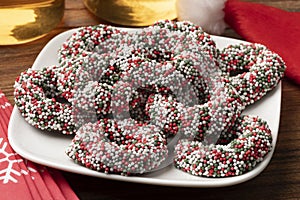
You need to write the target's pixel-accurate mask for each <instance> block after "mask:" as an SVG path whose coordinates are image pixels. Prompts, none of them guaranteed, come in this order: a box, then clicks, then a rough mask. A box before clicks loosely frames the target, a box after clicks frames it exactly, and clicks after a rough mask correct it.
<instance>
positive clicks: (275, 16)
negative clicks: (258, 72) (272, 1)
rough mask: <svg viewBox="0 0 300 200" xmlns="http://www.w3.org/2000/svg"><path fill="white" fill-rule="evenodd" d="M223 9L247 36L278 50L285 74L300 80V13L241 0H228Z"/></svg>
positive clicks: (241, 32)
mask: <svg viewBox="0 0 300 200" xmlns="http://www.w3.org/2000/svg"><path fill="white" fill-rule="evenodd" d="M224 12H225V22H226V23H227V24H228V25H229V26H230V27H231V28H233V29H234V30H235V31H236V32H237V33H238V34H239V35H241V36H242V37H243V38H244V39H245V40H247V41H250V42H256V43H261V44H264V45H265V46H267V47H268V48H270V49H271V50H273V51H274V52H276V53H278V54H279V55H280V56H281V57H282V58H283V60H284V61H285V63H286V65H287V69H286V77H287V78H289V79H290V80H292V81H294V82H295V83H297V84H300V56H299V54H300V13H298V12H288V11H285V10H281V9H278V8H274V7H271V6H267V5H263V4H259V3H252V2H243V1H239V0H228V1H227V2H226V4H225V8H224Z"/></svg>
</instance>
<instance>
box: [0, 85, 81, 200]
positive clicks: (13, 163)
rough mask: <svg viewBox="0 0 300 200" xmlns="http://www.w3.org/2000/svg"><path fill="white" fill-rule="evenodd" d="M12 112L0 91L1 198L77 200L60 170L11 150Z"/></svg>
mask: <svg viewBox="0 0 300 200" xmlns="http://www.w3.org/2000/svg"><path fill="white" fill-rule="evenodd" d="M11 112H12V106H11V104H9V103H8V101H7V99H6V97H5V95H4V94H3V93H2V91H1V90H0V194H1V196H0V199H16V200H18V199H26V200H30V199H34V200H38V199H57V200H76V199H78V197H77V196H76V194H75V193H74V191H73V190H72V189H71V187H70V185H69V184H68V183H67V182H66V180H65V179H64V178H63V177H62V175H61V174H60V172H59V171H57V170H55V169H51V168H47V167H45V166H41V165H38V164H35V163H32V162H30V161H28V160H26V159H24V158H22V157H21V156H20V155H18V154H17V153H16V152H15V151H14V150H13V149H12V147H11V146H10V145H9V141H8V139H7V127H8V122H9V118H10V115H11Z"/></svg>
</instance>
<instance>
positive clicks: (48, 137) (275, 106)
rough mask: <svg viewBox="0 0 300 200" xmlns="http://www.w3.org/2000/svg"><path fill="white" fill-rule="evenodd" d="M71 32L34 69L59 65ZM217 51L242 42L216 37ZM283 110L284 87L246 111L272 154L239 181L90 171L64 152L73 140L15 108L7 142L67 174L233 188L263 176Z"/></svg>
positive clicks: (171, 171) (169, 172)
mask: <svg viewBox="0 0 300 200" xmlns="http://www.w3.org/2000/svg"><path fill="white" fill-rule="evenodd" d="M74 31H75V30H69V31H67V32H64V33H61V34H59V35H57V36H56V37H55V38H53V39H52V40H51V41H50V42H49V43H48V44H47V45H46V46H45V47H44V49H43V50H42V51H41V52H40V54H39V55H38V57H37V59H36V61H35V62H34V64H33V66H32V68H34V69H40V68H42V67H45V66H50V65H55V64H58V61H57V51H58V49H59V47H60V46H61V44H62V43H63V42H64V41H65V40H66V39H67V38H68V37H69V36H70V35H71V34H72V33H73V32H74ZM213 38H214V39H215V41H216V43H217V46H218V48H223V47H225V46H227V45H229V44H235V43H240V42H243V41H240V40H235V39H230V38H224V37H217V36H213ZM280 107H281V84H279V85H278V86H277V87H276V89H275V90H273V91H272V92H270V93H269V94H268V95H267V96H265V97H264V98H263V99H262V100H260V101H259V102H256V103H255V104H254V105H252V106H251V107H248V108H247V110H246V111H245V113H246V114H253V115H258V116H260V117H261V118H263V119H265V120H267V122H268V124H269V126H270V128H271V130H272V135H273V147H274V148H273V150H272V151H271V152H270V153H269V154H268V155H267V156H266V157H265V159H264V160H263V162H262V163H260V164H259V165H257V166H256V168H255V169H253V170H252V171H250V172H248V173H246V174H244V175H241V176H236V177H228V178H203V177H196V176H192V175H190V174H187V173H184V172H182V171H180V170H178V169H175V168H174V167H172V166H169V167H167V168H164V169H162V170H159V171H156V172H152V173H149V174H146V175H143V176H138V177H126V176H121V175H107V174H104V173H100V172H96V171H93V170H90V169H87V168H85V167H83V166H80V165H78V164H75V163H74V162H73V160H71V159H70V158H69V157H68V156H67V155H66V154H65V149H66V147H67V146H68V145H69V143H70V141H71V139H72V137H70V136H65V135H59V134H49V133H45V132H42V131H40V130H38V129H36V128H34V127H32V126H30V125H29V124H28V123H27V122H26V121H25V120H24V119H23V117H22V116H21V115H20V113H19V111H18V109H17V108H16V107H15V108H14V110H13V113H12V116H11V120H10V123H9V127H8V138H9V141H10V144H11V146H12V147H13V148H14V150H15V151H16V152H17V153H19V154H20V155H21V156H23V157H24V158H26V159H28V160H31V161H33V162H36V163H39V164H42V165H46V166H49V167H53V168H57V169H60V170H65V171H68V172H73V173H78V174H83V175H88V176H94V177H100V178H107V179H112V180H121V181H128V182H135V183H145V184H155V185H167V186H180V187H222V186H228V185H234V184H238V183H241V182H245V181H247V180H250V179H252V178H254V177H255V176H257V175H258V174H260V173H261V172H262V171H263V170H264V169H265V167H266V166H267V165H268V163H269V162H270V160H271V158H272V155H273V152H274V149H275V145H276V140H277V135H278V126H279V118H280Z"/></svg>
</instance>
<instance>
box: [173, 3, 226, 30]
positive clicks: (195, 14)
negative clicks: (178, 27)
mask: <svg viewBox="0 0 300 200" xmlns="http://www.w3.org/2000/svg"><path fill="white" fill-rule="evenodd" d="M225 2H226V0H177V2H176V4H177V5H176V6H177V16H178V20H180V21H190V22H192V23H194V24H197V25H199V26H201V27H202V28H203V30H205V31H206V32H208V33H211V34H216V35H220V34H222V33H223V32H224V30H225V28H226V23H225V21H224V11H223V9H224V6H225Z"/></svg>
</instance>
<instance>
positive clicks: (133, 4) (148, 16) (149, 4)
mask: <svg viewBox="0 0 300 200" xmlns="http://www.w3.org/2000/svg"><path fill="white" fill-rule="evenodd" d="M83 1H84V4H85V6H86V7H87V8H88V9H89V10H90V11H91V12H92V13H94V14H95V15H96V16H98V17H99V18H101V19H104V20H106V21H108V22H111V23H114V24H119V25H125V26H147V25H151V24H153V23H154V22H156V21H157V20H160V19H170V20H172V19H175V18H176V0H83Z"/></svg>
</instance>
